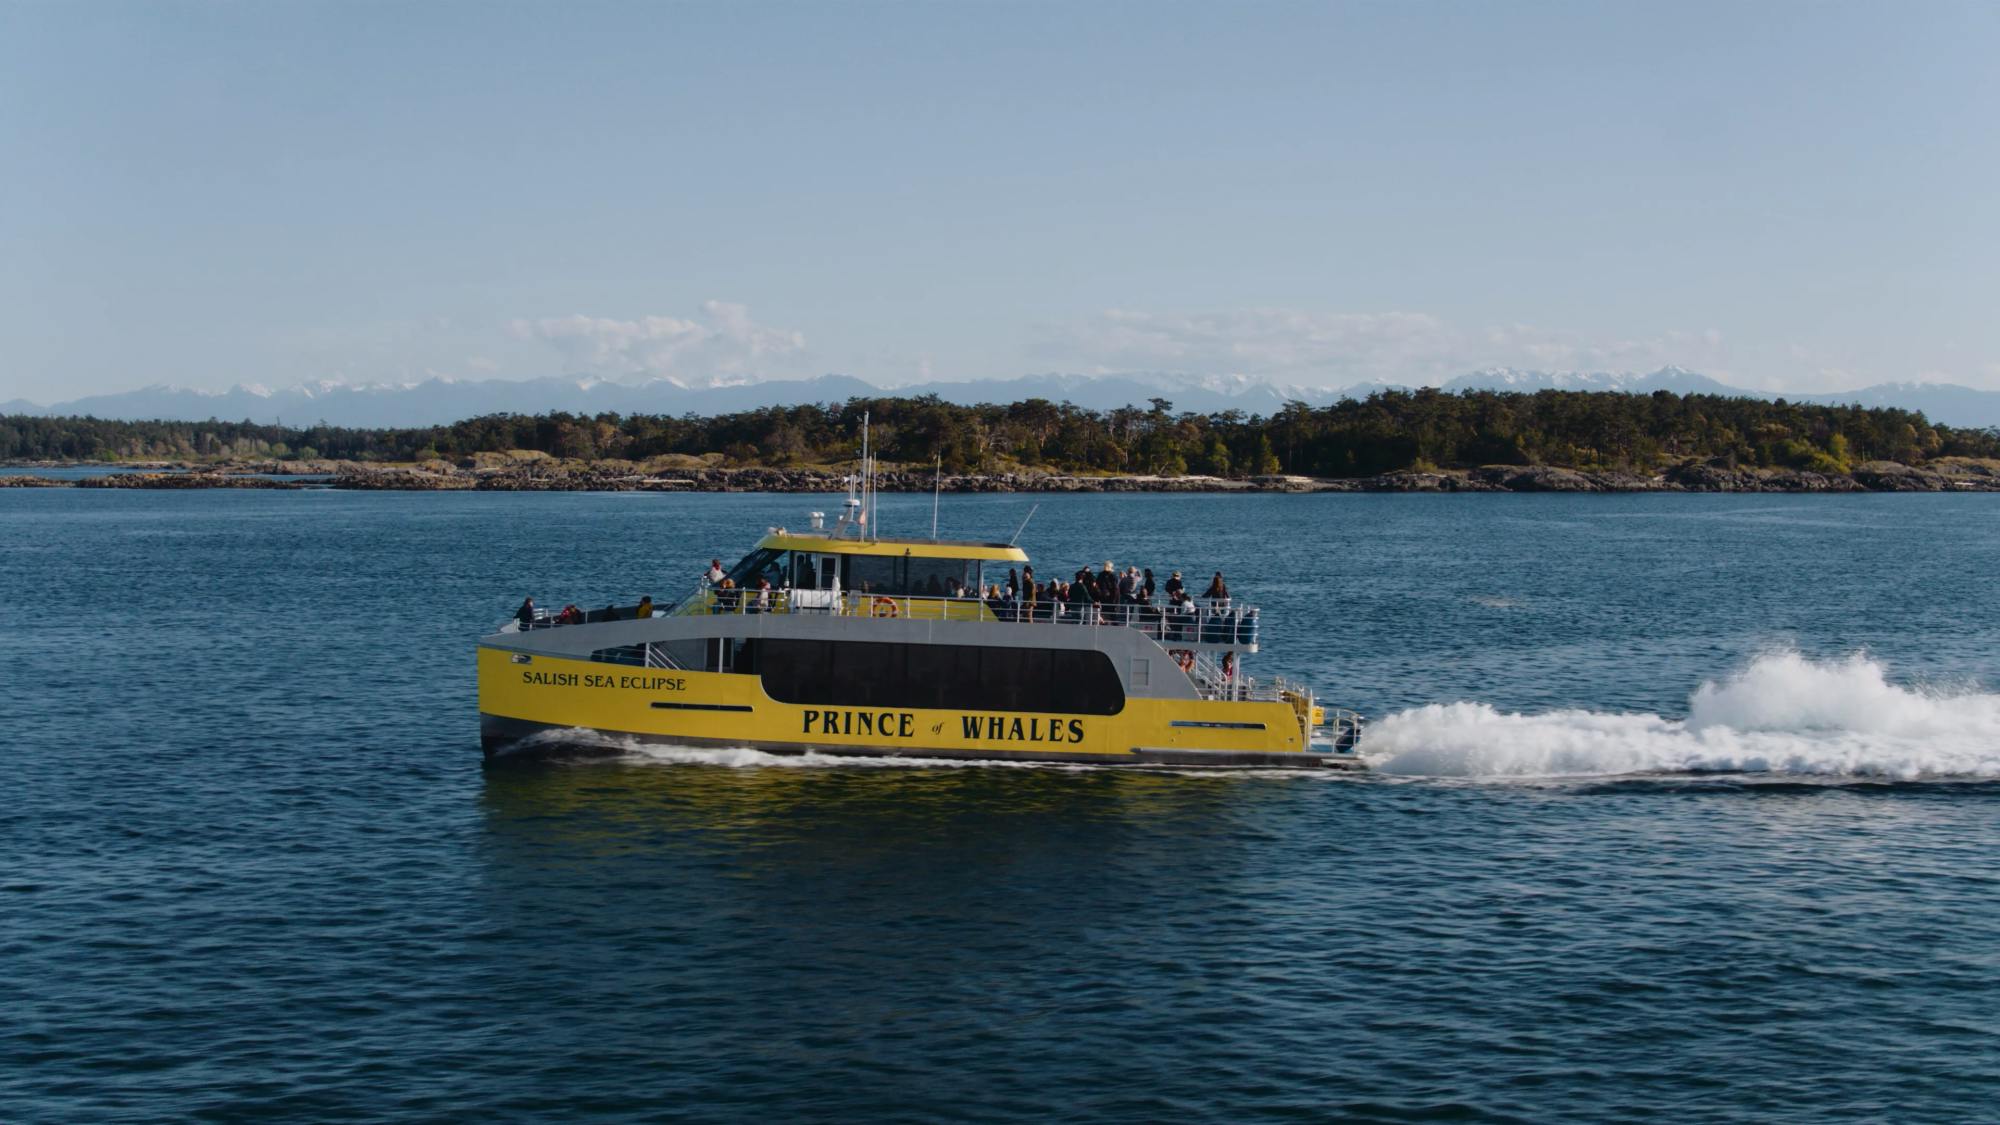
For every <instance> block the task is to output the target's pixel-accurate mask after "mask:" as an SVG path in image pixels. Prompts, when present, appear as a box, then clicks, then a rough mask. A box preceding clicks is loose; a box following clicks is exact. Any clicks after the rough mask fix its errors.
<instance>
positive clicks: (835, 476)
mask: <svg viewBox="0 0 2000 1125" xmlns="http://www.w3.org/2000/svg"><path fill="white" fill-rule="evenodd" d="M45 467H58V466H45ZM148 468H150V469H153V470H155V471H132V472H118V473H106V474H103V475H100V476H91V477H83V478H53V477H46V476H38V475H9V476H0V488H10V487H11V488H118V489H199V488H248V489H275V490H287V489H305V488H336V489H348V490H356V491H403V492H443V491H484V492H841V491H843V490H844V489H845V487H846V486H845V484H844V482H843V478H842V475H841V474H840V473H838V472H835V471H831V470H825V469H772V468H740V469H731V468H721V467H716V466H702V467H690V466H681V467H661V466H642V465H638V464H633V463H631V462H601V461H599V462H578V461H559V460H555V459H550V458H537V459H507V458H495V457H492V456H490V455H484V456H481V457H479V458H473V459H467V460H466V461H462V462H458V463H451V462H445V461H428V462H424V463H422V464H416V465H376V464H362V463H357V462H346V461H320V462H293V461H271V462H239V463H232V464H224V465H199V466H196V465H173V464H160V465H153V466H148ZM301 477H307V478H312V479H299V478H301ZM933 483H934V481H933V477H932V475H931V474H930V473H927V472H896V471H892V472H885V473H882V474H881V475H879V476H878V478H877V484H878V487H879V488H880V490H881V491H883V492H929V491H931V489H932V487H933ZM942 485H943V489H944V491H946V492H955V493H964V492H2000V462H1996V461H1979V460H1973V459H1969V458H1943V459H1940V460H1938V461H1933V462H1929V463H1926V464H1923V465H1916V466H1911V465H1903V464H1898V463H1896V462H1892V461H1872V462H1869V463H1867V464H1864V465H1861V466H1858V467H1856V468H1855V469H1854V470H1853V471H1852V472H1851V473H1840V474H1834V473H1815V472H1804V471H1797V470H1785V469H1779V470H1772V469H1763V470H1758V469H1741V468H1730V467H1728V466H1726V465H1721V464H1715V463H1710V462H1697V461H1687V462H1682V463H1680V464H1677V465H1673V466H1670V467H1667V468H1665V469H1663V470H1661V471H1660V472H1658V473H1655V474H1653V475H1650V476H1647V475H1640V474H1634V473H1619V472H1583V471H1579V470H1575V469H1563V468H1556V467H1553V466H1546V465H1530V466H1515V465H1491V466H1484V467H1481V468H1476V469H1447V470H1439V471H1432V472H1420V471H1414V470H1402V471H1398V472H1392V473H1384V474H1381V475H1379V476H1372V477H1362V478H1354V479H1341V478H1324V477H1300V476H1260V477H1249V478H1237V479H1224V478H1221V477H1204V476H1182V477H1157V476H1072V475H1066V474H1059V473H1036V472H1022V473H1001V474H993V475H946V476H945V477H944V478H943V481H942Z"/></svg>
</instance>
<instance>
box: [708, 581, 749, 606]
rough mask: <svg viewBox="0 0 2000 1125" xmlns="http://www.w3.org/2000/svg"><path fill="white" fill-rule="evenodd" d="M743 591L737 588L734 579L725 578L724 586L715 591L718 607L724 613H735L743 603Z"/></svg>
mask: <svg viewBox="0 0 2000 1125" xmlns="http://www.w3.org/2000/svg"><path fill="white" fill-rule="evenodd" d="M742 593H743V592H742V591H741V590H738V589H737V588H736V582H735V580H734V579H730V578H724V579H723V580H722V587H721V588H720V589H718V590H717V591H716V592H715V604H716V607H717V608H719V609H720V610H722V612H724V613H735V612H736V607H737V606H738V605H740V604H742Z"/></svg>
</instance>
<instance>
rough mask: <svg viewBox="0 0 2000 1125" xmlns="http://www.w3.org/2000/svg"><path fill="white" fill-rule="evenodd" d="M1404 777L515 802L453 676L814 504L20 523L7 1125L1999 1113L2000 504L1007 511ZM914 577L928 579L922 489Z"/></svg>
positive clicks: (5, 893)
mask: <svg viewBox="0 0 2000 1125" xmlns="http://www.w3.org/2000/svg"><path fill="white" fill-rule="evenodd" d="M1035 502H1039V503H1040V504H1041V508H1040V511H1039V512H1038V513H1037V514H1036V515H1035V517H1034V519H1033V520H1032V521H1031V522H1030V523H1029V524H1028V527H1027V529H1026V531H1025V532H1024V533H1023V534H1022V538H1021V542H1022V543H1023V545H1024V546H1026V547H1028V548H1029V549H1030V550H1031V552H1033V553H1034V555H1035V556H1036V558H1037V560H1038V562H1039V563H1040V564H1041V565H1040V569H1041V570H1042V572H1043V573H1044V574H1049V573H1054V572H1057V571H1069V570H1074V569H1075V568H1076V567H1078V566H1082V565H1086V564H1093V565H1094V564H1097V563H1101V562H1102V561H1103V560H1105V559H1107V558H1109V559H1113V560H1115V561H1117V562H1118V563H1120V564H1123V563H1125V562H1127V561H1130V562H1135V563H1138V564H1140V565H1151V566H1153V567H1154V568H1155V569H1156V570H1157V571H1159V572H1160V574H1161V575H1162V577H1164V574H1165V572H1166V570H1167V569H1170V568H1174V567H1178V568H1181V569H1183V570H1184V571H1186V572H1187V573H1188V575H1189V576H1190V578H1196V579H1201V580H1205V579H1206V577H1207V575H1208V574H1209V573H1211V572H1212V571H1214V570H1216V569H1222V570H1224V571H1225V572H1226V573H1227V575H1228V578H1229V581H1230V585H1231V587H1232V589H1233V590H1234V591H1235V592H1236V593H1237V595H1238V596H1239V597H1241V598H1246V599H1248V600H1250V601H1253V602H1256V603H1259V604H1261V605H1262V606H1263V607H1264V614H1263V617H1264V622H1265V625H1264V633H1265V640H1266V649H1267V651H1266V653H1265V654H1264V655H1262V656H1260V657H1257V658H1255V659H1253V661H1251V664H1250V669H1249V670H1250V671H1252V672H1259V671H1261V672H1265V673H1273V672H1275V673H1283V674H1286V675H1290V676H1294V677H1301V678H1306V679H1309V680H1311V681H1312V682H1314V683H1315V684H1317V685H1318V686H1319V687H1320V688H1321V689H1322V690H1323V692H1324V693H1325V694H1326V695H1327V696H1328V697H1330V698H1331V699H1332V700H1333V701H1335V702H1339V703H1343V704H1347V705H1350V706H1354V707H1358V708H1360V709H1361V710H1363V711H1365V712H1367V713H1368V714H1370V715H1371V716H1374V717H1376V719H1377V722H1376V725H1375V726H1374V728H1373V730H1372V731H1371V735H1370V740H1369V742H1368V743H1367V745H1368V746H1369V748H1370V749H1371V751H1372V753H1373V754H1374V756H1375V759H1376V763H1377V765H1378V767H1379V768H1378V771H1377V772H1376V773H1375V774H1374V775H1372V776H1370V777H1367V778H1362V779H1351V778H1341V777H1334V776H1306V775H1297V774H1283V773H1251V774H1236V775H1186V774H1161V773H1121V772H1117V771H1107V770H1090V769H1062V768H1023V767H1018V766H1016V767H1003V766H955V767H943V766H912V765H908V764H897V763H888V762H861V763H851V762H850V763H844V764H843V763H831V762H824V761H815V760H804V761H801V760H797V759H774V758H771V757H769V756H767V755H762V754H757V753H754V752H749V751H735V752H732V751H706V752H692V751H671V750H665V751H653V752H650V753H634V754H632V755H629V756H628V757H627V758H625V759H624V760H620V761H616V762H611V763H604V764H596V765H588V766H565V767H555V768H540V769H499V770H491V771H488V770H483V769H482V768H481V766H480V764H479V754H478V745H477V724H476V717H475V706H474V700H473V685H472V680H471V638H472V637H474V636H475V635H477V634H478V633H479V632H481V631H483V630H484V629H485V628H487V627H489V626H490V625H492V624H493V623H494V622H496V621H498V620H499V619H500V618H502V617H503V616H504V615H505V614H506V612H507V611H508V610H510V609H511V608H512V606H513V605H514V604H516V603H517V602H518V601H519V599H520V597H521V596H522V595H523V594H526V593H534V594H536V595H537V597H538V599H539V600H541V601H543V602H544V603H548V602H554V603H556V604H561V603H562V602H564V601H577V602H579V603H581V604H587V605H588V604H602V603H603V602H605V601H609V600H613V599H617V600H620V601H629V600H631V599H633V598H635V597H636V596H638V595H640V594H648V593H650V594H652V595H653V596H654V597H655V598H656V599H658V600H669V599H671V598H672V597H674V596H677V595H678V594H679V593H681V592H682V591H683V590H685V589H686V588H687V587H688V586H689V585H690V584H691V581H692V578H693V576H694V575H695V574H697V573H698V570H699V569H700V567H701V566H702V565H703V564H705V563H706V561H707V560H708V559H709V558H710V557H711V556H715V555H721V556H723V557H725V558H728V557H731V556H733V555H734V554H738V553H741V552H742V551H744V550H746V549H747V548H748V547H749V545H750V543H751V542H753V541H754V539H755V538H756V536H757V535H758V534H760V533H761V532H762V531H763V529H764V528H765V527H766V526H767V525H770V524H778V523H787V524H792V525H794V526H798V525H802V524H803V523H804V513H805V512H806V511H807V510H808V509H810V508H812V507H820V508H824V507H826V506H827V499H826V498H824V497H820V498H799V497H774V496H643V495H506V494H499V495H468V494H416V495H377V494H352V493H341V492H310V493H224V492H208V493H189V494H168V493H152V494H120V493H89V492H69V491H63V492H42V491H7V492H0V590H4V591H5V593H6V595H7V597H6V603H7V609H8V613H9V620H8V623H7V627H6V628H5V630H4V632H0V661H4V663H0V680H4V684H3V685H0V730H4V732H5V738H6V745H5V762H6V767H5V768H6V777H7V780H8V784H7V786H6V790H5V791H6V795H7V800H6V802H5V803H4V804H0V1119H4V1120H9V1121H16V1120H19V1121H31V1120H33V1121H76V1120H105V1119H123V1120H134V1121H152V1120H161V1119H170V1118H176V1117H198V1118H203V1119H215V1120H235V1119H254V1118H295V1119H314V1120H350V1121H366V1120H389V1119H396V1120H408V1119H427V1118H428V1119H452V1120H550V1119H602V1120H659V1121H668V1120H674V1121H679V1120H731V1119H736V1120H742V1119H760V1120H810V1119H819V1120H829V1119H840V1120H856V1121H889V1122H895V1121H909V1122H919V1121H937V1120H964V1121H995V1122H1029V1121H1045V1120H1055V1119H1062V1120H1106V1121H1133V1122H1141V1121H1146V1122H1150V1121H1165V1120H1176V1121H1207V1122H1238V1121H1251V1120H1272V1119H1290V1120H1326V1119H1343V1118H1345V1119H1353V1120H1382V1121H1405V1120H1433V1119H1444V1120H1514V1121H1523V1122H1545V1121H1561V1120H1573V1121H1601V1120H1608V1119H1621V1118H1638V1117H1642V1116H1643V1117H1649V1118H1651V1119H1654V1120H1662V1121H1701V1120H1725V1119H1733V1120H1751V1121H1788V1122H1807V1121H1823V1120H1832V1119H1869V1120H1878V1119H1891V1120H1902V1121H1910V1120H1938V1121H1947V1120H1969V1119H1975V1118H1990V1116H1991V1112H1992V1111H1991V1107H1992V1105H1993V1102H1994V1099H1995V1098H1996V1097H2000V985H1996V983H1995V982H1996V980H1997V979H2000V874H1996V872H2000V696H1996V695H1995V694H1993V693H1994V692H1995V690H1996V686H2000V602H1996V594H1995V588H1996V583H1995V576H1996V575H2000V498H1994V497H1985V496H1840V497H1771V496H1744V497H1729V496H1609V497H1607V496H1583V497H1562V496H1465V497H1450V496H1443V497H1439V496H1318V497H1281V496H1270V497H1202V496H1133V497H1105V496H1070V497H1045V498H1039V500H1038V501H1036V500H1030V499H1028V498H1022V497H1010V496H996V497H978V498H969V499H947V500H946V502H945V506H944V511H943V522H944V526H945V529H946V532H947V534H960V535H976V536H979V537H984V538H1003V539H1004V538H1006V537H1007V536H1008V535H1010V534H1012V533H1013V531H1014V528H1015V525H1017V524H1018V523H1019V521H1020V520H1021V518H1022V517H1023V516H1025V515H1027V513H1028V509H1029V507H1030V505H1031V504H1032V503H1035ZM884 509H885V510H884V516H885V520H886V521H887V524H888V530H889V531H890V532H892V533H894V532H898V531H901V532H905V533H909V532H919V531H924V530H927V529H928V525H929V517H930V512H929V498H927V497H926V498H916V497H911V498H890V499H888V500H886V501H885V505H884Z"/></svg>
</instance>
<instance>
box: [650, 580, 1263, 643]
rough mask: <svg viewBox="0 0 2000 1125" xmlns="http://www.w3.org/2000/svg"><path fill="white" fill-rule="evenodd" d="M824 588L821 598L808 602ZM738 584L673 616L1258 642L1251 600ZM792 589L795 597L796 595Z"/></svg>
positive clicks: (692, 600)
mask: <svg viewBox="0 0 2000 1125" xmlns="http://www.w3.org/2000/svg"><path fill="white" fill-rule="evenodd" d="M821 593H824V594H827V595H828V598H827V604H825V605H816V604H811V603H812V602H815V601H817V600H818V599H817V598H810V597H808V596H809V595H814V594H821ZM831 593H832V592H831V591H815V590H796V591H795V590H791V589H772V590H768V591H766V590H742V589H726V590H725V589H721V588H719V587H713V586H706V585H704V586H703V587H702V588H701V589H700V590H697V591H696V593H695V594H694V595H693V596H691V597H688V598H686V599H683V600H682V601H681V602H680V603H679V604H677V605H676V606H675V607H674V608H673V609H672V610H671V611H670V612H671V613H673V614H695V615H709V614H718V613H746V614H748V613H823V614H830V615H833V616H842V617H911V618H921V619H924V620H930V621H937V620H944V621H1004V622H1021V623H1029V624H1037V625H1085V626H1093V627H1095V626H1114V627H1118V628H1131V629H1137V630H1139V631H1140V632H1142V633H1144V634H1145V635H1146V636H1148V637H1151V638H1152V639H1154V640H1156V641H1159V642H1160V643H1161V644H1162V645H1175V644H1185V645H1243V646H1246V647H1247V646H1249V645H1254V644H1256V643H1257V639H1258V634H1259V633H1260V632H1261V622H1262V617H1261V613H1262V611H1261V610H1260V609H1259V608H1258V607H1256V606H1234V607H1218V606H1213V605H1200V604H1197V603H1194V602H1188V603H1186V605H1187V606H1188V608H1187V609H1185V610H1174V609H1170V608H1169V607H1166V606H1159V605H1129V604H1112V605H1104V604H1100V603H1096V602H1050V601H1033V602H1029V601H1016V600H1012V599H1000V600H994V601H985V600H981V599H979V598H973V597H962V598H951V597H939V596H936V595H928V594H926V595H916V594H873V593H869V592H866V591H855V590H847V591H842V592H841V593H840V595H839V596H838V597H837V598H835V597H832V596H831ZM795 595H797V596H795Z"/></svg>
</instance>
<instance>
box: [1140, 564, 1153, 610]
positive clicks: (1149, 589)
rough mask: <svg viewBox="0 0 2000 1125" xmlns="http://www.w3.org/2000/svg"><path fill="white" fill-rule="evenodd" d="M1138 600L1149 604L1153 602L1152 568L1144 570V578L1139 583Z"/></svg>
mask: <svg viewBox="0 0 2000 1125" xmlns="http://www.w3.org/2000/svg"><path fill="white" fill-rule="evenodd" d="M1139 600H1140V601H1142V602H1146V603H1148V604H1151V602H1152V600H1153V568H1152V567H1150V566H1149V567H1147V568H1146V577H1145V578H1144V579H1142V580H1141V581H1140V582H1139Z"/></svg>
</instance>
